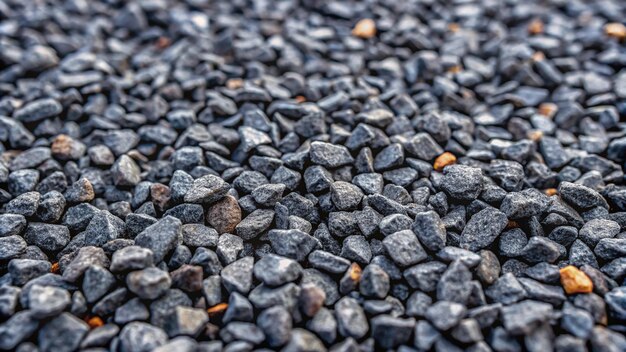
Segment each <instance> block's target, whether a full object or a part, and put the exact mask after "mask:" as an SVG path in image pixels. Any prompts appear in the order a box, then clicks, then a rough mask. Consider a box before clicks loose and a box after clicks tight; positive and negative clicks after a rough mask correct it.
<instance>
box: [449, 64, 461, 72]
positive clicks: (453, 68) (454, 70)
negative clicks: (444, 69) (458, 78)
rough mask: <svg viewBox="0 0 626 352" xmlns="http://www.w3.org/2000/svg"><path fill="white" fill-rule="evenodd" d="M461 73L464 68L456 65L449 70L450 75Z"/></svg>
mask: <svg viewBox="0 0 626 352" xmlns="http://www.w3.org/2000/svg"><path fill="white" fill-rule="evenodd" d="M461 71H463V67H461V65H454V66H452V67H450V68H449V69H448V72H450V73H459V72H461Z"/></svg>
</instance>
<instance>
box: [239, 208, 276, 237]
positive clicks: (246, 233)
mask: <svg viewBox="0 0 626 352" xmlns="http://www.w3.org/2000/svg"><path fill="white" fill-rule="evenodd" d="M273 220H274V211H273V210H268V209H257V210H255V211H253V212H252V213H250V214H249V215H248V216H246V217H245V218H244V219H243V220H242V221H241V222H240V223H239V224H237V226H236V227H235V231H236V233H237V235H238V236H239V237H241V238H243V239H244V240H251V239H253V238H255V237H257V236H259V235H260V234H261V233H263V232H265V231H266V230H267V229H268V228H269V227H270V225H271V224H272V221H273Z"/></svg>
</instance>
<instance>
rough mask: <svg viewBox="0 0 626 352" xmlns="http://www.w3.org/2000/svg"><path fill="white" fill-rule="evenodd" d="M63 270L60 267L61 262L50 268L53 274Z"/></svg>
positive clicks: (53, 264)
mask: <svg viewBox="0 0 626 352" xmlns="http://www.w3.org/2000/svg"><path fill="white" fill-rule="evenodd" d="M60 269H61V268H60V267H59V262H55V263H52V267H50V272H51V273H54V274H56V273H58V272H59V270H60Z"/></svg>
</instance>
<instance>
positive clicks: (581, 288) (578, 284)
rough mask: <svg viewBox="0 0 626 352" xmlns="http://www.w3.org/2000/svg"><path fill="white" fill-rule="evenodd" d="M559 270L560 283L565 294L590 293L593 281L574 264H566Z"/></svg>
mask: <svg viewBox="0 0 626 352" xmlns="http://www.w3.org/2000/svg"><path fill="white" fill-rule="evenodd" d="M559 272H560V273H561V285H563V289H565V292H567V294H569V295H571V294H574V293H591V292H592V291H593V283H592V282H591V279H590V278H589V276H587V274H585V273H583V272H582V271H580V270H578V268H576V267H575V266H572V265H568V266H566V267H564V268H563V269H561V270H560V271H559Z"/></svg>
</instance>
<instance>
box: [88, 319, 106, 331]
mask: <svg viewBox="0 0 626 352" xmlns="http://www.w3.org/2000/svg"><path fill="white" fill-rule="evenodd" d="M87 325H89V327H90V328H92V329H95V328H99V327H101V326H102V325H104V322H103V321H102V318H100V317H98V316H93V317H91V318H89V319H87Z"/></svg>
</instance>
